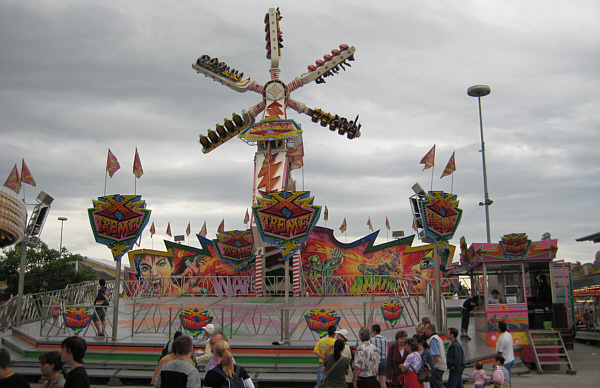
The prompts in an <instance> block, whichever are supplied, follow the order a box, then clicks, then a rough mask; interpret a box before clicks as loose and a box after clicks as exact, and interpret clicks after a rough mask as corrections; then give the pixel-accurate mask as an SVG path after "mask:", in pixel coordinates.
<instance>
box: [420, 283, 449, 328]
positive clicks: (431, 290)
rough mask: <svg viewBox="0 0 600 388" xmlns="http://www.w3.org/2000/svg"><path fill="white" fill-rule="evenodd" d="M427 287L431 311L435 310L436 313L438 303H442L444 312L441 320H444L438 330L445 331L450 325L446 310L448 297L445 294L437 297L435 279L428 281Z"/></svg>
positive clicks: (428, 305) (426, 293) (427, 300)
mask: <svg viewBox="0 0 600 388" xmlns="http://www.w3.org/2000/svg"><path fill="white" fill-rule="evenodd" d="M443 280H444V279H442V284H443ZM426 284H427V285H426V289H425V302H426V303H427V307H429V308H430V309H431V311H433V313H434V314H435V312H436V311H437V306H438V304H440V305H441V308H440V310H441V312H442V318H441V322H442V327H440V328H437V330H438V332H440V333H443V332H444V331H445V330H446V329H447V327H448V314H447V311H446V298H444V296H443V295H441V297H440V299H439V300H438V299H436V298H435V280H433V279H431V280H428V281H427V283H426Z"/></svg>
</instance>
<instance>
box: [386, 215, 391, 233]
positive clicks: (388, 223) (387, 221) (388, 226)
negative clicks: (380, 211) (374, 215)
mask: <svg viewBox="0 0 600 388" xmlns="http://www.w3.org/2000/svg"><path fill="white" fill-rule="evenodd" d="M385 227H386V228H388V230H390V220H388V218H387V216H385Z"/></svg>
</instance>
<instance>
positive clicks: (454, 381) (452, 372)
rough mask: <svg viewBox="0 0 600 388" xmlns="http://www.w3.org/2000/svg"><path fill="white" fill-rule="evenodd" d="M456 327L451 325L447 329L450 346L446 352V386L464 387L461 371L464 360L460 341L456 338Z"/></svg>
mask: <svg viewBox="0 0 600 388" xmlns="http://www.w3.org/2000/svg"><path fill="white" fill-rule="evenodd" d="M456 337H458V329H457V328H455V327H451V328H449V329H448V339H449V340H450V346H448V352H447V353H446V365H447V366H448V371H449V374H448V385H446V387H447V388H464V385H463V381H462V373H463V370H464V369H465V365H466V360H465V354H464V353H463V349H462V346H461V345H460V342H458V341H457V340H456Z"/></svg>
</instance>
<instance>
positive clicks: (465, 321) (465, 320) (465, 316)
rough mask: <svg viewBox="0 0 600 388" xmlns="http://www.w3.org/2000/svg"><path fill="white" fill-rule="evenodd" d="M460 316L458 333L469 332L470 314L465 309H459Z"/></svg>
mask: <svg viewBox="0 0 600 388" xmlns="http://www.w3.org/2000/svg"><path fill="white" fill-rule="evenodd" d="M460 314H461V316H462V320H461V321H460V331H462V332H465V333H466V332H468V331H469V319H470V317H469V315H470V313H469V312H468V311H467V309H466V308H464V307H461V309H460Z"/></svg>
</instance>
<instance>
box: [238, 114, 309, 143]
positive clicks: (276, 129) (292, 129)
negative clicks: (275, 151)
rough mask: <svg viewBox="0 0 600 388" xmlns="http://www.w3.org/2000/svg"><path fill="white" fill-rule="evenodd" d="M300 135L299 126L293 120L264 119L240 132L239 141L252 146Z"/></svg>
mask: <svg viewBox="0 0 600 388" xmlns="http://www.w3.org/2000/svg"><path fill="white" fill-rule="evenodd" d="M301 133H302V129H301V128H300V125H298V124H297V123H296V122H295V121H294V120H277V119H276V118H275V119H273V118H271V119H265V120H263V121H261V122H259V123H256V124H253V125H251V126H250V127H248V128H247V129H245V130H243V131H241V132H240V134H239V137H240V139H242V140H244V141H245V142H246V143H250V144H254V143H255V142H257V141H270V140H281V139H285V138H288V137H294V136H298V135H299V134H301Z"/></svg>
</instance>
